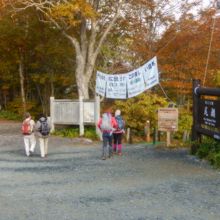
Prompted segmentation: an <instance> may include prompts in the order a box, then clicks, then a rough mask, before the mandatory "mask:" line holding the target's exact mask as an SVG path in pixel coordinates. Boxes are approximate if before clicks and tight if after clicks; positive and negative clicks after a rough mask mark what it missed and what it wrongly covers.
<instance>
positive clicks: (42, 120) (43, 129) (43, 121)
mask: <svg viewBox="0 0 220 220" xmlns="http://www.w3.org/2000/svg"><path fill="white" fill-rule="evenodd" d="M35 128H36V134H37V136H38V140H39V145H40V154H41V157H42V158H45V157H47V154H48V139H49V134H50V129H51V126H50V123H49V122H48V119H47V117H46V116H45V115H44V114H42V115H40V116H39V119H38V121H37V123H36V126H35Z"/></svg>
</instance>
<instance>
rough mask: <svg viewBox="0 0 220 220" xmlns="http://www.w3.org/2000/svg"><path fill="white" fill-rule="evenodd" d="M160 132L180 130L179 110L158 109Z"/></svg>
mask: <svg viewBox="0 0 220 220" xmlns="http://www.w3.org/2000/svg"><path fill="white" fill-rule="evenodd" d="M158 130H159V131H177V130H178V109H177V108H159V109H158Z"/></svg>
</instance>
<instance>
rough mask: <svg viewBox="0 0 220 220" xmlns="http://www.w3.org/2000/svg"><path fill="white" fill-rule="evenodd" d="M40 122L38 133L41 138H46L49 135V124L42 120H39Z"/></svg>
mask: <svg viewBox="0 0 220 220" xmlns="http://www.w3.org/2000/svg"><path fill="white" fill-rule="evenodd" d="M39 121H40V128H39V132H40V133H41V134H42V135H43V136H47V135H49V133H50V127H49V124H48V122H47V119H46V118H44V119H43V120H41V119H40V120H39Z"/></svg>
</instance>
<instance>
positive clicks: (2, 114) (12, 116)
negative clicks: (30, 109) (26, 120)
mask: <svg viewBox="0 0 220 220" xmlns="http://www.w3.org/2000/svg"><path fill="white" fill-rule="evenodd" d="M0 118H1V119H7V120H15V121H21V120H22V117H21V116H20V115H18V114H16V113H13V112H10V111H4V110H2V111H0Z"/></svg>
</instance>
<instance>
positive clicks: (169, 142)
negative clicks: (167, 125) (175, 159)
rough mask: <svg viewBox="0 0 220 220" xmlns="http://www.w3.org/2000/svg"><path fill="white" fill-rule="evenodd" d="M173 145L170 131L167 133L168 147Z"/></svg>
mask: <svg viewBox="0 0 220 220" xmlns="http://www.w3.org/2000/svg"><path fill="white" fill-rule="evenodd" d="M170 144H171V141H170V131H167V147H169V146H170Z"/></svg>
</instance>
